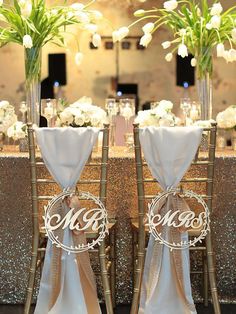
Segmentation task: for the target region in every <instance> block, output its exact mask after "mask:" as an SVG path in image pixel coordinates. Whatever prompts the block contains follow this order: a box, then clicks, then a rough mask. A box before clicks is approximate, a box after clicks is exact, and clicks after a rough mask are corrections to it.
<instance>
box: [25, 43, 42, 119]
mask: <svg viewBox="0 0 236 314" xmlns="http://www.w3.org/2000/svg"><path fill="white" fill-rule="evenodd" d="M25 77H26V80H25V92H26V105H27V121H28V122H32V123H33V124H36V125H39V117H40V114H39V111H40V97H41V82H40V79H41V47H33V48H30V49H25Z"/></svg>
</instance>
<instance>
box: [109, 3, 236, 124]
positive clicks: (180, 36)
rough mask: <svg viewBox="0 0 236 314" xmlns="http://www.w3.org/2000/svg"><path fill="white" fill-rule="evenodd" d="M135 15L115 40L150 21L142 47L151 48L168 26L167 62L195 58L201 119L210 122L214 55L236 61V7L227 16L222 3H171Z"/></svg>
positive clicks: (139, 11) (164, 44)
mask: <svg viewBox="0 0 236 314" xmlns="http://www.w3.org/2000/svg"><path fill="white" fill-rule="evenodd" d="M134 15H135V16H136V17H138V20H136V21H135V22H133V23H132V24H131V25H129V26H128V27H121V28H120V29H118V30H116V31H114V32H113V40H114V41H118V40H122V39H123V38H124V37H125V36H126V35H127V34H128V33H129V29H130V28H131V27H133V26H134V25H136V24H137V23H139V22H144V21H146V20H148V23H146V24H145V25H144V26H143V28H142V30H143V33H144V34H143V36H142V37H141V40H140V44H141V45H143V46H145V47H147V46H148V45H149V43H150V42H151V40H152V36H153V33H154V32H155V31H157V30H158V29H159V28H160V27H161V26H166V27H167V28H168V29H169V30H170V31H171V32H172V34H173V40H171V41H165V42H163V43H162V46H163V48H164V49H170V52H168V53H167V54H166V57H165V59H166V61H168V62H170V61H171V60H172V58H173V53H175V52H177V53H178V55H180V56H181V57H183V58H184V57H186V56H188V55H189V53H191V54H192V55H193V58H192V60H191V64H192V66H194V67H195V66H196V67H197V78H198V89H199V98H200V102H201V118H202V119H203V120H208V119H210V118H211V114H212V113H211V111H212V95H211V89H212V87H211V76H212V71H213V66H212V56H213V52H214V50H216V54H217V56H218V57H223V58H224V59H225V60H226V61H227V62H233V61H236V50H235V49H234V48H233V47H235V44H236V6H234V7H232V8H230V9H228V10H227V11H225V12H224V11H223V7H222V5H221V3H220V2H218V1H215V2H214V4H213V5H212V6H209V4H208V1H207V0H202V1H194V0H188V1H184V0H183V1H176V0H170V1H165V2H164V7H163V8H153V9H150V10H138V11H136V12H135V13H134ZM226 45H227V46H228V47H229V49H227V48H226Z"/></svg>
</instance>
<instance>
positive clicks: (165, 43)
mask: <svg viewBox="0 0 236 314" xmlns="http://www.w3.org/2000/svg"><path fill="white" fill-rule="evenodd" d="M161 45H162V47H163V49H168V48H169V47H170V46H171V42H170V41H164V42H163V43H162V44H161Z"/></svg>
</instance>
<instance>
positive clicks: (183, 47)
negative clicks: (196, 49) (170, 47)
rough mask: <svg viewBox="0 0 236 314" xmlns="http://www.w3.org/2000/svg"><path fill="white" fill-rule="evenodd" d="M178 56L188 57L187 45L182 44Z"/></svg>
mask: <svg viewBox="0 0 236 314" xmlns="http://www.w3.org/2000/svg"><path fill="white" fill-rule="evenodd" d="M178 55H179V56H181V57H182V58H185V57H187V56H188V48H187V46H186V45H185V44H180V45H179V47H178Z"/></svg>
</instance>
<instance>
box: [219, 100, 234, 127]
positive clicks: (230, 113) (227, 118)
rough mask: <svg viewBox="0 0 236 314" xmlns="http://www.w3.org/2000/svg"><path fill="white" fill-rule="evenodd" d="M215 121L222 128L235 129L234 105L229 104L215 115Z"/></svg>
mask: <svg viewBox="0 0 236 314" xmlns="http://www.w3.org/2000/svg"><path fill="white" fill-rule="evenodd" d="M216 122H217V123H218V126H219V127H220V128H222V129H231V130H234V131H236V106H230V107H228V108H226V109H225V110H224V111H222V112H219V113H218V115H217V116H216Z"/></svg>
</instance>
